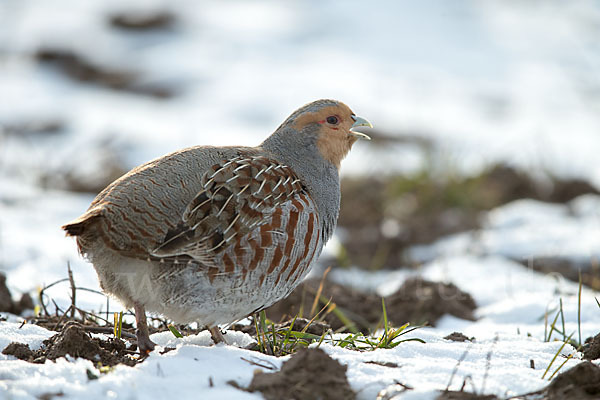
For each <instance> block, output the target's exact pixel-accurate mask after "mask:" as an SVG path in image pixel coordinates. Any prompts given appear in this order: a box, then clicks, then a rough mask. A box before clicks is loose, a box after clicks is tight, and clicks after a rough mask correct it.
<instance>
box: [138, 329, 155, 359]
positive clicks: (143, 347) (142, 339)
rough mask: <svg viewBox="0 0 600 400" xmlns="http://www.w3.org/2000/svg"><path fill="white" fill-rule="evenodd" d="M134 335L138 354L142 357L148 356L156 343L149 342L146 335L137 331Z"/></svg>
mask: <svg viewBox="0 0 600 400" xmlns="http://www.w3.org/2000/svg"><path fill="white" fill-rule="evenodd" d="M135 333H136V335H137V345H138V349H139V351H140V354H141V355H142V356H147V355H148V354H150V352H152V351H153V350H154V348H155V347H156V343H154V342H153V341H152V340H150V338H149V337H148V335H147V334H146V335H144V334H143V332H140V330H139V329H138V330H137V331H136V332H135Z"/></svg>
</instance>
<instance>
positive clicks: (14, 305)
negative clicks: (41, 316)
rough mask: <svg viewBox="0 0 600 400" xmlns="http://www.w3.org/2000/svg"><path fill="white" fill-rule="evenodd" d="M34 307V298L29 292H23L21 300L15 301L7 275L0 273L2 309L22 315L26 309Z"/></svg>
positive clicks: (0, 307)
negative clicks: (8, 284) (7, 282)
mask: <svg viewBox="0 0 600 400" xmlns="http://www.w3.org/2000/svg"><path fill="white" fill-rule="evenodd" d="M33 307H34V304H33V299H32V298H31V296H30V295H29V294H28V293H25V294H23V295H22V296H21V299H20V300H19V301H13V299H12V295H11V293H10V290H8V287H7V286H6V276H5V275H4V274H3V273H0V311H4V312H9V313H12V314H15V315H20V314H21V313H22V312H23V311H25V310H33Z"/></svg>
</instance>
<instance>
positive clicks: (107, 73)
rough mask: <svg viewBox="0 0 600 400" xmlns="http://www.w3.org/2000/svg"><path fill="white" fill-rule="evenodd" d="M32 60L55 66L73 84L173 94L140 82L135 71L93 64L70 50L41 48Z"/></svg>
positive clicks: (149, 94)
mask: <svg viewBox="0 0 600 400" xmlns="http://www.w3.org/2000/svg"><path fill="white" fill-rule="evenodd" d="M35 59H36V60H37V61H38V62H40V63H42V64H45V65H48V66H52V67H54V68H55V69H56V70H57V71H59V72H61V73H62V74H64V75H65V76H67V77H69V78H70V79H73V80H75V81H79V82H86V83H90V84H94V85H97V86H102V87H106V88H110V89H114V90H122V91H126V92H131V93H135V94H140V95H145V96H151V97H155V98H159V99H166V98H170V97H173V96H174V95H175V91H174V90H173V89H172V88H169V87H166V86H159V85H156V84H152V85H150V84H144V83H142V79H141V76H140V74H139V73H138V72H134V71H127V70H120V69H116V68H110V67H107V66H101V65H98V64H94V63H92V62H91V61H89V60H87V59H85V58H84V57H82V56H80V55H78V54H75V53H73V52H71V51H69V50H64V49H55V48H42V49H40V50H38V51H37V53H36V54H35Z"/></svg>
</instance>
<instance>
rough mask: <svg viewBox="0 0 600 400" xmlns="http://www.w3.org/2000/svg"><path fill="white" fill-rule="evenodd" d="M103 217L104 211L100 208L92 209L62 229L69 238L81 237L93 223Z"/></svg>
mask: <svg viewBox="0 0 600 400" xmlns="http://www.w3.org/2000/svg"><path fill="white" fill-rule="evenodd" d="M101 215H102V209H101V208H100V207H97V208H92V209H90V210H88V211H87V212H86V213H85V214H83V215H81V216H80V217H79V218H77V219H75V220H73V221H71V222H69V223H67V224H65V225H63V226H61V229H62V230H64V231H65V232H66V233H67V236H81V235H83V233H84V232H85V230H86V229H87V227H88V226H89V225H90V223H92V222H93V221H94V220H95V219H97V218H98V217H100V216H101Z"/></svg>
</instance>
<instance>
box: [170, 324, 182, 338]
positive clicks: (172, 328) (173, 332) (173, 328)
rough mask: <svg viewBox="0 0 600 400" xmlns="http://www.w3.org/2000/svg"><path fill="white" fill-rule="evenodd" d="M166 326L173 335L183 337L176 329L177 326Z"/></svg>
mask: <svg viewBox="0 0 600 400" xmlns="http://www.w3.org/2000/svg"><path fill="white" fill-rule="evenodd" d="M168 328H169V330H170V331H171V333H172V334H173V336H175V337H176V338H182V337H183V335H182V334H181V333H180V332H179V331H178V330H177V328H175V326H174V325H169V326H168Z"/></svg>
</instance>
